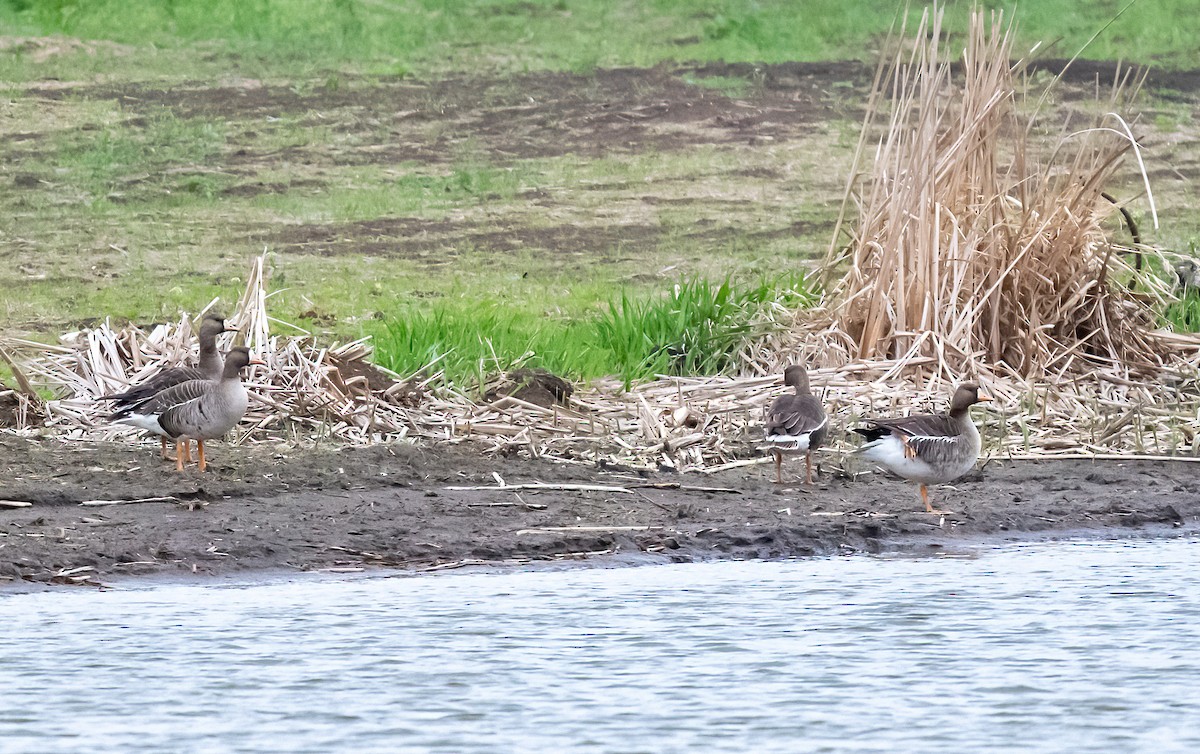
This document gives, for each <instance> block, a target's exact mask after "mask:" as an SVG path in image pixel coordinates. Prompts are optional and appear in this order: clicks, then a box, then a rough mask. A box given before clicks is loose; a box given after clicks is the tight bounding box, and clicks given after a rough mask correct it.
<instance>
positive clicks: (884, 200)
mask: <svg viewBox="0 0 1200 754" xmlns="http://www.w3.org/2000/svg"><path fill="white" fill-rule="evenodd" d="M901 35H902V36H904V34H903V30H902V33H901ZM912 39H913V40H914V41H913V42H912V45H911V47H910V48H909V49H908V50H907V51H905V50H903V49H900V48H899V47H897V52H896V53H895V55H894V57H893V58H892V59H891V60H890V61H889V64H888V65H887V66H881V68H880V73H879V74H878V75H877V78H876V86H875V88H874V91H873V94H872V96H871V98H870V100H869V103H868V112H867V117H866V119H865V121H864V128H863V131H862V136H861V140H860V143H859V146H858V151H857V157H856V166H855V172H856V175H859V174H860V171H862V172H866V173H867V177H866V180H865V181H863V182H862V183H861V184H860V183H859V182H857V181H854V182H852V183H851V184H850V186H849V187H848V190H847V194H846V205H845V208H844V210H843V218H846V216H847V215H848V214H850V212H851V210H853V211H854V212H856V214H857V217H856V218H855V219H853V220H851V219H846V220H845V222H843V223H839V230H840V231H843V232H844V235H841V236H839V237H835V246H836V244H837V241H838V239H839V238H842V239H844V238H848V244H846V245H845V246H844V247H843V250H842V251H839V250H838V249H837V248H831V253H830V256H829V258H828V259H827V262H826V270H827V272H828V271H830V270H842V269H844V270H845V273H844V275H843V276H842V277H841V279H840V280H838V281H837V282H836V284H835V285H834V287H833V290H832V296H831V299H830V300H831V304H830V315H831V318H832V323H833V326H834V327H835V328H836V329H838V330H840V331H841V332H842V333H844V335H845V337H844V338H843V342H844V344H845V348H846V351H847V353H846V356H847V357H849V358H853V359H875V358H888V359H894V358H903V357H905V356H909V357H912V358H917V357H934V359H935V363H936V365H937V366H938V368H939V369H942V370H945V371H946V372H947V375H948V374H949V373H954V374H959V375H961V374H964V373H969V372H974V371H977V370H978V369H979V368H980V367H981V366H985V367H986V368H987V369H990V370H994V371H997V372H1000V373H1009V374H1012V375H1014V376H1019V377H1023V378H1028V377H1034V376H1037V375H1048V374H1067V373H1072V374H1076V373H1079V372H1080V371H1081V370H1092V369H1096V368H1101V369H1106V370H1115V371H1117V372H1120V373H1127V372H1132V373H1142V374H1145V373H1148V372H1152V371H1155V370H1157V369H1160V368H1162V367H1163V366H1164V364H1165V363H1166V361H1167V360H1169V359H1170V358H1171V356H1172V354H1173V353H1174V349H1173V346H1171V345H1167V346H1164V342H1163V341H1162V340H1160V339H1159V338H1157V337H1156V336H1155V335H1154V334H1153V332H1152V330H1153V328H1154V322H1155V318H1154V309H1153V306H1154V304H1155V303H1156V297H1157V296H1158V295H1159V294H1161V293H1162V290H1161V283H1158V282H1157V281H1155V280H1154V279H1153V278H1152V277H1150V276H1148V275H1142V276H1140V277H1139V276H1138V275H1137V273H1136V272H1135V270H1134V269H1132V267H1131V266H1130V265H1129V264H1128V263H1127V262H1126V258H1127V257H1126V255H1125V254H1123V253H1122V252H1124V251H1136V252H1139V253H1140V252H1143V251H1144V249H1128V248H1123V247H1120V246H1118V245H1116V244H1115V243H1114V242H1113V241H1112V240H1111V239H1110V238H1109V237H1108V234H1107V232H1106V230H1105V222H1104V221H1105V220H1106V219H1107V218H1109V217H1110V215H1112V214H1113V213H1115V212H1116V210H1117V207H1116V206H1115V204H1114V203H1113V202H1112V201H1110V200H1109V199H1108V198H1106V197H1105V196H1104V190H1105V187H1106V186H1107V185H1109V184H1110V183H1111V182H1112V179H1113V177H1114V174H1115V173H1116V171H1117V170H1118V169H1119V168H1121V167H1122V165H1123V162H1124V158H1126V157H1127V156H1128V155H1129V154H1130V153H1131V152H1136V151H1137V144H1136V142H1135V140H1134V138H1133V134H1132V132H1131V131H1130V129H1129V127H1128V126H1127V125H1126V123H1125V121H1124V120H1123V119H1122V118H1121V117H1120V116H1119V115H1117V114H1115V111H1116V110H1117V109H1119V107H1120V105H1121V104H1122V103H1124V102H1126V101H1128V99H1129V98H1130V97H1131V96H1132V95H1133V94H1134V93H1135V92H1136V91H1137V89H1138V86H1139V85H1140V83H1141V82H1140V79H1137V78H1135V77H1134V76H1132V75H1131V74H1128V73H1126V74H1125V75H1119V76H1118V77H1117V79H1116V80H1115V81H1114V82H1113V85H1112V91H1111V94H1110V95H1109V99H1108V101H1107V102H1106V103H1104V110H1105V112H1106V113H1107V114H1105V115H1103V116H1101V117H1100V118H1099V119H1098V122H1097V123H1096V124H1094V125H1093V126H1091V127H1089V128H1085V129H1082V130H1079V131H1074V132H1070V133H1062V134H1060V135H1059V136H1058V144H1057V147H1056V148H1054V149H1053V150H1052V151H1051V150H1046V149H1044V148H1043V146H1042V145H1041V144H1040V143H1039V140H1038V133H1039V127H1040V124H1039V122H1038V121H1037V113H1036V111H1035V112H1034V113H1033V114H1032V115H1030V114H1022V113H1021V111H1020V110H1021V109H1020V108H1019V107H1018V105H1019V104H1020V100H1021V98H1022V94H1021V93H1022V91H1023V89H1022V88H1021V87H1019V86H1018V83H1019V82H1018V79H1019V78H1020V77H1021V75H1022V73H1023V71H1024V70H1025V61H1017V62H1016V63H1013V62H1011V60H1012V46H1013V28H1012V26H1011V25H1008V26H1005V25H1004V24H1003V23H1002V20H1001V17H1000V15H999V14H998V13H997V14H993V15H992V17H991V20H990V23H989V20H988V19H987V17H986V16H985V14H984V13H983V12H982V11H978V10H977V11H975V12H973V13H972V17H971V22H970V26H969V30H968V35H967V40H966V48H965V51H964V52H963V55H962V59H961V62H960V63H958V64H954V63H952V61H951V57H950V55H948V50H947V49H946V47H947V44H946V42H945V35H944V31H943V27H942V10H940V9H936V8H935V9H933V10H932V11H930V10H927V11H926V12H925V14H924V15H923V16H922V19H921V22H920V24H919V25H918V27H917V28H916V30H915V33H914V34H913V35H912ZM869 157H873V166H872V167H871V168H869V172H867V169H864V168H863V167H862V163H863V162H865V161H866V159H867V158H869ZM1139 162H1140V159H1139ZM847 261H848V265H847V264H846V262H847ZM1135 278H1136V279H1137V284H1136V286H1135V285H1133V284H1132V281H1134V280H1135ZM1135 287H1136V288H1137V289H1138V290H1140V291H1142V292H1141V293H1134V292H1133V291H1134V288H1135Z"/></svg>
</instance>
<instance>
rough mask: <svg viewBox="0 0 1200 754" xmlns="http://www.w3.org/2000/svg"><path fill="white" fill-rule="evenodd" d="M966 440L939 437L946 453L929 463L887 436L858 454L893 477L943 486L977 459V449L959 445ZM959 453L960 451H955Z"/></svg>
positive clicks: (897, 440) (868, 444)
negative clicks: (893, 475) (892, 474)
mask: <svg viewBox="0 0 1200 754" xmlns="http://www.w3.org/2000/svg"><path fill="white" fill-rule="evenodd" d="M965 439H966V438H945V439H941V438H939V440H938V441H939V442H942V443H945V444H946V445H947V447H946V448H945V450H946V451H947V452H945V453H943V454H940V455H941V456H942V457H940V458H938V459H937V462H936V463H929V462H927V461H925V460H923V459H921V458H919V457H915V456H912V455H911V454H910V453H909V452H908V449H907V448H906V447H905V445H904V443H903V442H902V441H901V440H900V438H898V437H896V436H895V435H888V436H887V437H882V438H880V439H878V440H875V441H873V442H870V443H867V444H866V445H864V446H863V447H862V450H861V453H862V454H863V455H864V456H866V457H867V458H869V459H871V460H872V461H874V462H875V463H877V464H879V465H880V466H883V467H884V468H886V469H888V470H889V471H891V472H892V473H894V474H896V475H897V476H902V477H904V478H905V479H909V480H912V481H914V482H920V483H921V484H944V483H946V482H952V481H954V480H955V479H958V478H959V477H960V476H962V475H963V474H966V473H967V472H968V471H970V470H971V469H972V468H973V467H974V466H975V461H976V459H978V458H979V450H978V448H975V449H974V452H970V451H971V450H972V449H971V448H969V447H965V446H963V442H964V440H965ZM955 451H961V452H955Z"/></svg>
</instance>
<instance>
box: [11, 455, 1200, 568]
mask: <svg viewBox="0 0 1200 754" xmlns="http://www.w3.org/2000/svg"><path fill="white" fill-rule="evenodd" d="M156 452H157V446H154V447H151V446H150V445H143V446H137V447H134V446H130V445H121V444H105V445H82V444H64V443H62V442H60V441H56V440H40V441H39V440H27V439H19V438H13V437H0V454H2V455H3V457H4V459H5V466H6V469H7V470H6V473H5V475H4V478H3V480H0V498H2V499H7V500H18V501H27V502H31V503H33V505H32V506H30V507H25V508H15V509H10V508H4V507H0V580H5V581H9V582H17V583H20V582H23V581H37V582H52V583H72V581H73V580H78V581H79V582H83V583H92V584H95V583H103V582H104V580H105V579H111V578H116V577H120V576H126V575H137V574H180V575H189V574H197V575H199V576H211V575H217V574H229V573H232V572H236V571H246V570H253V569H278V568H291V569H297V570H313V569H329V568H333V569H356V568H373V567H395V568H405V569H414V570H424V569H440V568H447V567H456V566H459V565H470V564H485V563H486V564H493V563H510V564H512V563H528V562H532V561H560V560H576V559H583V558H592V559H594V558H601V557H605V556H610V555H616V554H626V555H628V554H638V555H640V557H641V558H643V559H645V560H646V561H647V562H670V561H676V562H679V561H693V560H707V559H716V558H787V557H795V556H809V555H823V554H836V553H852V552H859V551H866V552H881V551H888V550H907V551H914V552H929V551H936V550H938V549H940V548H946V547H954V546H956V545H965V544H979V543H1002V542H1004V541H1009V540H1026V539H1030V538H1056V537H1062V536H1088V537H1120V536H1129V535H1130V534H1132V533H1137V534H1145V535H1172V534H1179V533H1184V532H1195V531H1196V530H1197V529H1198V528H1200V480H1198V479H1197V476H1196V474H1195V466H1194V465H1193V464H1190V463H1184V462H1178V463H1173V462H1113V461H1104V462H1091V461H1053V462H1051V461H1045V462H1030V461H1021V462H1002V461H991V462H988V463H986V464H983V467H982V470H981V471H979V472H976V473H974V474H971V475H969V476H968V477H966V478H965V479H963V480H960V482H959V483H958V484H957V485H955V487H954V488H938V489H936V490H934V492H933V495H934V499H935V501H936V503H937V505H938V506H940V507H941V508H943V509H945V510H947V511H950V513H948V514H947V515H945V516H936V515H935V516H930V515H928V514H925V513H922V512H919V511H920V510H921V506H920V501H919V499H918V497H917V494H916V490H915V487H914V486H913V485H910V484H908V483H906V482H903V481H899V480H893V479H888V478H885V477H883V476H882V475H881V474H867V475H865V476H859V477H858V478H857V479H850V478H848V477H846V476H845V475H836V476H835V475H834V474H832V473H826V474H823V475H822V477H821V479H820V480H819V482H818V483H817V484H816V485H815V486H814V487H813V488H811V489H808V488H805V487H804V486H803V485H802V484H796V483H785V484H784V485H782V486H778V485H775V484H773V483H772V481H771V476H772V470H771V469H770V467H769V466H766V465H764V466H751V467H743V468H738V469H732V470H729V471H725V472H721V473H717V474H714V475H711V476H701V475H698V474H689V475H679V474H676V473H671V472H648V473H637V472H632V471H630V470H622V469H615V468H606V469H600V468H596V467H590V466H582V465H575V464H563V463H552V462H548V461H539V460H521V459H516V458H495V457H484V456H481V455H480V454H479V453H478V451H477V449H476V448H473V447H471V446H469V445H468V446H437V447H426V448H416V447H412V446H408V445H393V446H388V447H376V448H372V449H366V450H350V449H343V450H338V449H335V448H315V449H296V448H287V447H283V446H279V447H271V446H269V445H265V444H264V445H258V446H254V447H246V448H230V447H228V446H221V445H215V446H214V447H212V448H211V449H210V456H211V457H212V458H213V459H214V462H213V466H212V467H211V469H210V473H207V474H204V475H201V474H200V473H198V472H196V471H195V470H189V471H187V472H185V473H183V474H179V473H176V472H175V471H174V470H173V464H169V463H164V462H162V461H160V460H159V459H158V458H157V454H156ZM800 470H801V466H800V464H799V463H796V464H794V466H793V467H792V468H791V471H792V472H793V474H794V473H795V472H797V471H800ZM494 474H498V475H500V476H501V478H503V479H504V481H505V482H506V483H507V484H509V485H519V484H528V483H532V482H542V483H545V484H548V485H565V484H582V485H595V486H602V487H614V488H619V489H620V490H625V491H619V490H607V491H606V490H598V491H567V490H561V489H560V490H550V491H542V492H539V491H530V490H521V491H500V490H479V491H474V490H449V489H447V487H450V486H472V485H480V486H494V485H495V484H496V479H495V477H494V476H493V475H494ZM792 478H793V479H794V478H795V477H792ZM699 488H709V489H699ZM146 497H171V498H174V499H173V500H169V501H164V502H144V503H132V504H124V505H106V506H87V505H81V503H82V502H83V501H90V500H129V499H138V498H146ZM75 569H82V570H75Z"/></svg>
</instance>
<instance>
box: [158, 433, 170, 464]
mask: <svg viewBox="0 0 1200 754" xmlns="http://www.w3.org/2000/svg"><path fill="white" fill-rule="evenodd" d="M158 454H159V455H161V456H162V459H163V460H164V461H169V460H171V457H170V456H168V455H167V438H165V437H163V436H162V435H159V437H158Z"/></svg>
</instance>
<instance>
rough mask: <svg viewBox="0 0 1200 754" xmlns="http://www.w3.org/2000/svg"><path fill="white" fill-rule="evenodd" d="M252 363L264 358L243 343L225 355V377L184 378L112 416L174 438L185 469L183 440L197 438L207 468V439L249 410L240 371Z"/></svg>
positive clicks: (178, 461) (180, 468) (201, 463)
mask: <svg viewBox="0 0 1200 754" xmlns="http://www.w3.org/2000/svg"><path fill="white" fill-rule="evenodd" d="M250 364H259V365H262V364H263V362H261V361H258V360H257V359H252V358H251V357H250V349H248V348H246V347H245V346H239V347H237V348H234V349H232V350H231V351H230V352H229V354H228V355H227V356H226V357H225V367H224V369H223V370H222V372H221V379H219V380H188V381H187V382H181V383H179V384H178V385H175V386H173V387H170V388H167V389H166V390H163V391H162V392H160V393H157V394H155V395H153V396H152V397H150V398H147V399H146V400H144V401H143V402H141V403H139V404H137V405H135V406H132V407H130V408H128V409H126V410H125V411H123V412H117V413H116V414H113V415H112V417H111V418H112V419H113V420H114V421H116V422H118V423H121V424H128V425H130V426H132V427H140V428H141V429H145V430H149V431H151V432H153V433H155V434H156V435H159V436H160V437H163V438H164V439H166V440H173V441H174V442H175V468H176V470H178V471H183V454H182V452H181V451H182V443H185V442H187V441H188V440H195V441H196V451H197V456H198V458H199V468H200V471H204V469H205V468H206V465H207V464H206V462H205V459H204V441H205V440H211V439H213V438H216V437H220V436H222V435H224V434H225V433H226V432H228V431H229V430H231V429H233V427H234V425H236V424H237V423H238V422H239V421H241V419H242V416H244V415H245V413H246V407H247V406H248V405H249V398H248V396H247V394H246V387H245V386H244V385H242V381H241V378H240V373H241V371H242V370H243V369H245V368H246V367H247V366H249V365H250Z"/></svg>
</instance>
